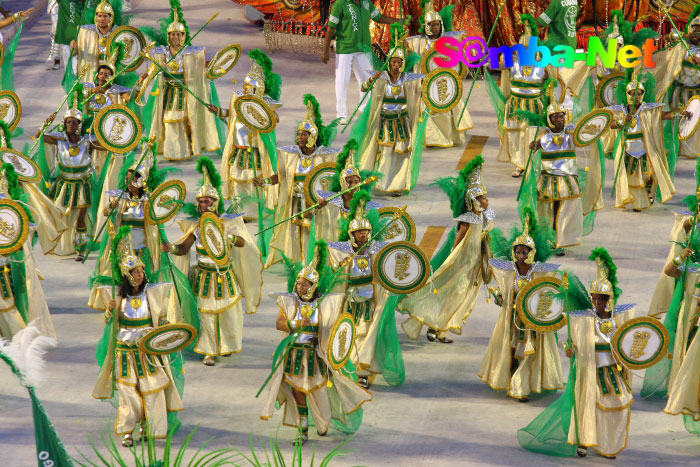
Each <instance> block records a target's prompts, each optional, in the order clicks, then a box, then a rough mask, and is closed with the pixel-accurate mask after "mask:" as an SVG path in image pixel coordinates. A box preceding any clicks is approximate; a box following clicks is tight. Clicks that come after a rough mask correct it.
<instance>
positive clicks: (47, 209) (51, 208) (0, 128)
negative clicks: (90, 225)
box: [0, 120, 66, 252]
mask: <svg viewBox="0 0 700 467" xmlns="http://www.w3.org/2000/svg"><path fill="white" fill-rule="evenodd" d="M0 148H9V149H14V148H13V146H12V132H11V131H10V128H9V127H8V126H7V123H5V122H4V121H2V120H0ZM6 157H10V160H11V161H12V162H13V163H15V162H16V163H17V164H19V163H20V162H19V161H18V160H17V161H16V160H15V158H19V156H17V155H13V154H8V156H6ZM39 183H43V180H40V181H39V182H37V183H32V182H23V181H21V180H19V179H18V180H17V186H18V187H19V189H20V191H21V192H22V195H23V196H25V197H26V202H27V204H28V205H29V206H30V208H31V209H32V212H33V214H34V217H35V218H36V223H37V225H36V227H35V232H36V234H37V237H38V238H39V244H40V245H41V250H42V251H43V252H47V251H49V250H51V248H53V245H54V243H55V242H56V239H57V238H58V237H59V235H60V234H61V233H62V232H63V231H64V230H66V224H65V222H64V219H63V213H62V211H61V210H60V209H59V208H57V207H56V206H55V205H54V203H53V200H52V199H51V198H49V197H48V196H46V195H45V194H44V192H43V191H41V188H39Z"/></svg>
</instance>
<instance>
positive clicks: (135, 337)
mask: <svg viewBox="0 0 700 467" xmlns="http://www.w3.org/2000/svg"><path fill="white" fill-rule="evenodd" d="M121 316H122V317H123V318H124V321H126V323H128V321H129V320H143V319H151V312H150V310H149V309H148V300H147V298H146V291H143V292H141V293H140V294H138V295H131V296H128V297H126V299H124V300H122V306H121ZM135 324H136V323H135ZM151 329H153V326H151V325H150V323H149V325H147V326H143V325H138V326H136V325H135V326H134V327H131V326H129V325H128V324H123V323H120V325H119V335H118V336H117V338H118V340H120V341H122V342H138V341H139V340H140V339H141V338H142V337H143V336H144V335H145V334H146V333H148V332H149V331H150V330H151Z"/></svg>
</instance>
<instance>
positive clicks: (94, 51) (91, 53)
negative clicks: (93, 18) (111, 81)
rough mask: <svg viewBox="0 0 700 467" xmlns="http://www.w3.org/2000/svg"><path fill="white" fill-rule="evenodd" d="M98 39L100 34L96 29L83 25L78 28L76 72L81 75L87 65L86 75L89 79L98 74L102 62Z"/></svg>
mask: <svg viewBox="0 0 700 467" xmlns="http://www.w3.org/2000/svg"><path fill="white" fill-rule="evenodd" d="M98 41H99V34H98V33H97V30H96V29H94V28H93V29H90V28H85V27H81V28H80V29H79V30H78V38H77V39H76V42H77V43H78V68H77V72H76V73H77V74H78V75H79V74H80V72H81V71H82V70H83V68H84V67H85V66H87V67H88V70H87V73H86V74H85V75H84V76H85V78H86V79H87V80H88V81H89V80H91V79H92V78H93V77H94V76H95V75H96V74H97V67H98V65H99V64H100V63H99V48H98V46H97V43H98Z"/></svg>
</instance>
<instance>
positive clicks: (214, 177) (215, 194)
mask: <svg viewBox="0 0 700 467" xmlns="http://www.w3.org/2000/svg"><path fill="white" fill-rule="evenodd" d="M197 172H199V173H201V174H202V186H200V187H199V189H198V190H197V194H196V195H195V199H199V198H204V197H205V196H208V197H210V198H213V199H214V200H215V201H214V204H213V205H212V212H219V211H220V207H221V206H220V203H221V198H222V196H221V175H220V174H219V171H218V170H216V167H215V166H214V162H212V160H211V159H209V158H208V157H200V158H199V160H198V161H197Z"/></svg>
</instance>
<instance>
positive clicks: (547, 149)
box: [540, 131, 578, 175]
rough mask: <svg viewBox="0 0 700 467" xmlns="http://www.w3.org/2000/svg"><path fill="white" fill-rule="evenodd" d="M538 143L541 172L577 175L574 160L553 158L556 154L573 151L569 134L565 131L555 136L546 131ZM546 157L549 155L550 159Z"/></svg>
mask: <svg viewBox="0 0 700 467" xmlns="http://www.w3.org/2000/svg"><path fill="white" fill-rule="evenodd" d="M540 143H541V144H542V170H543V171H544V172H546V173H550V174H552V175H578V169H577V167H576V158H571V157H561V158H555V157H556V155H557V153H563V152H565V151H574V150H575V148H574V142H573V139H572V137H571V135H570V134H568V133H567V132H566V131H564V132H562V133H556V134H555V133H552V132H551V131H548V132H547V133H546V134H545V135H544V136H543V137H542V138H541V139H540ZM547 155H550V156H551V157H552V158H551V159H550V158H546V156H547ZM562 156H564V154H562Z"/></svg>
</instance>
